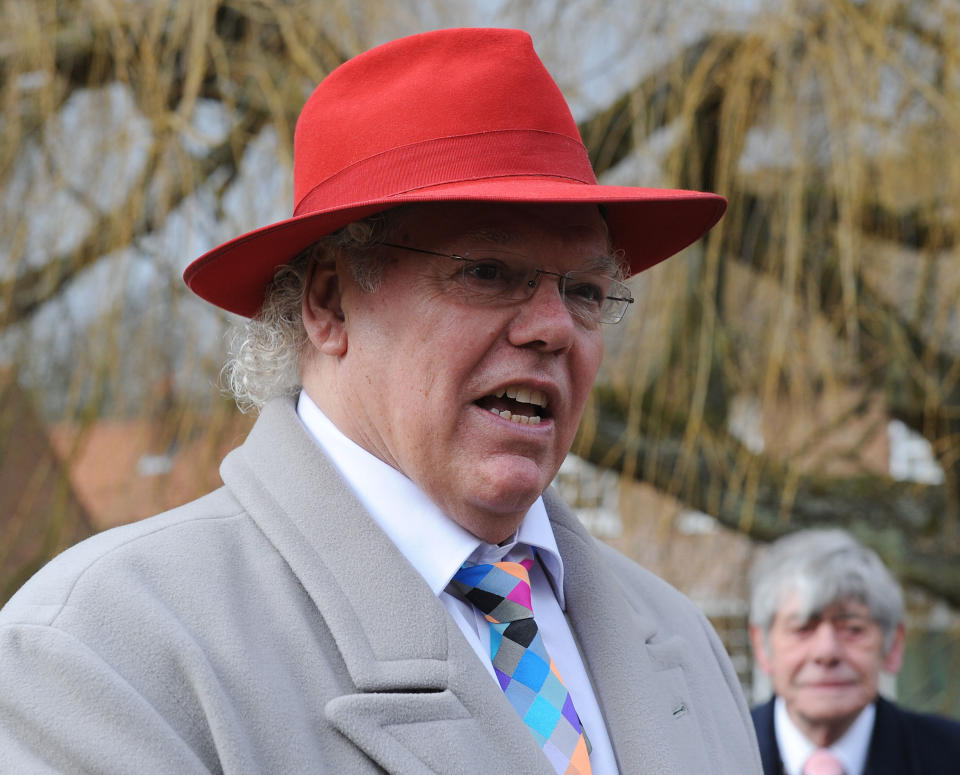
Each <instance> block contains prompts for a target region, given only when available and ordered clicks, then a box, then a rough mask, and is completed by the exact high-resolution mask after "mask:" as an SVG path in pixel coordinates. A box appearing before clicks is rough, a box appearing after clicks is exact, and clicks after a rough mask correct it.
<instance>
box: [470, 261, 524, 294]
mask: <svg viewBox="0 0 960 775" xmlns="http://www.w3.org/2000/svg"><path fill="white" fill-rule="evenodd" d="M462 277H463V285H464V287H465V288H466V289H467V290H468V291H469V292H470V293H473V294H475V295H477V296H479V297H482V298H488V299H522V298H524V292H523V291H524V289H523V285H524V280H525V277H526V276H525V274H524V272H523V270H522V269H521V268H518V267H516V266H514V265H513V264H511V263H510V262H509V261H505V260H503V259H501V258H497V257H493V256H489V255H476V254H475V255H473V256H470V254H467V255H466V256H465V257H464V260H463V276H462Z"/></svg>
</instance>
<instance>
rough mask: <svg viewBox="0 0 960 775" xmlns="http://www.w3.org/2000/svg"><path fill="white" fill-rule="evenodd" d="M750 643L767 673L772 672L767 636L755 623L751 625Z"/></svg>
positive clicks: (754, 656) (759, 663) (760, 664)
mask: <svg viewBox="0 0 960 775" xmlns="http://www.w3.org/2000/svg"><path fill="white" fill-rule="evenodd" d="M750 645H751V646H753V658H754V659H755V660H756V661H757V665H759V666H760V669H761V670H763V672H764V673H766V674H767V675H769V674H770V670H771V667H770V660H769V659H768V658H767V637H766V635H765V634H764V632H763V630H762V629H760V628H759V627H757V626H756V625H755V624H751V625H750Z"/></svg>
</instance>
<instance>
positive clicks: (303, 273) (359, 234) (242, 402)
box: [220, 210, 394, 412]
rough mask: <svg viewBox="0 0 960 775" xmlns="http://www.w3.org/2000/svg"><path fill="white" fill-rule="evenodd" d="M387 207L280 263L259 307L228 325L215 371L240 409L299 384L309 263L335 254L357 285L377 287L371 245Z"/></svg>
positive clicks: (386, 223) (377, 258) (377, 262)
mask: <svg viewBox="0 0 960 775" xmlns="http://www.w3.org/2000/svg"><path fill="white" fill-rule="evenodd" d="M392 212H393V211H389V210H388V211H385V212H382V213H377V214H376V215H372V216H370V217H369V218H365V219H363V220H360V221H355V222H353V223H350V224H348V225H347V226H345V227H343V228H342V229H340V230H339V231H337V232H334V233H333V234H330V235H328V236H326V237H323V238H322V239H320V240H319V241H318V242H316V243H314V244H313V245H311V246H310V247H308V248H307V249H306V250H304V251H303V252H302V253H300V254H299V255H298V256H297V257H296V258H294V259H293V261H291V262H290V263H289V264H285V265H283V266H281V267H280V268H279V269H278V270H277V272H276V274H275V275H274V277H273V281H272V282H271V283H270V285H269V286H268V287H267V292H266V296H265V298H264V302H263V306H262V307H261V308H260V311H259V312H258V313H257V314H256V315H255V316H254V317H252V318H250V319H249V320H243V321H241V322H239V323H237V324H235V325H233V326H232V327H231V328H230V330H229V331H228V332H227V337H228V358H227V361H226V364H225V365H224V367H223V369H222V371H221V374H220V376H221V383H222V385H223V387H224V390H225V392H228V393H231V394H232V395H233V398H234V400H235V401H236V402H237V406H238V407H239V409H240V411H241V412H249V411H251V410H258V409H259V408H260V407H262V406H263V405H264V404H265V403H266V402H267V401H269V400H270V399H271V398H276V397H279V396H286V395H294V394H296V392H297V391H298V390H299V389H300V367H301V362H302V358H303V353H304V350H305V348H306V345H307V332H306V329H305V328H304V325H303V317H302V306H301V305H302V303H303V294H304V292H305V290H306V279H307V276H308V274H309V271H310V268H311V267H312V266H313V265H314V263H318V264H323V263H329V262H333V261H336V259H337V258H338V257H341V258H343V259H344V260H345V261H346V262H347V265H348V266H349V267H350V271H351V274H352V275H353V278H354V280H356V282H357V285H359V286H360V287H361V288H362V289H363V290H365V291H368V292H371V293H372V292H373V291H375V290H376V289H377V288H378V287H379V284H380V278H381V275H382V273H383V267H384V260H383V258H382V256H381V254H379V253H378V252H377V251H376V250H374V249H373V248H376V246H377V245H379V244H380V243H381V242H382V241H383V239H384V237H385V235H386V233H387V231H388V230H389V228H390V226H391V225H392V222H393V220H394V216H392V215H391V213H392Z"/></svg>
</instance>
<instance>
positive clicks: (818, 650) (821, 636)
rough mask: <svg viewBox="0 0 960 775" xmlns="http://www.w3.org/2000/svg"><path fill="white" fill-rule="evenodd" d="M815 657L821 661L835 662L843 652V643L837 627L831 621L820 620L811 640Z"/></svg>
mask: <svg viewBox="0 0 960 775" xmlns="http://www.w3.org/2000/svg"><path fill="white" fill-rule="evenodd" d="M811 649H812V655H813V658H814V659H816V660H817V661H819V662H835V661H837V660H838V659H839V658H840V657H841V656H842V654H843V643H842V642H841V640H840V635H839V633H838V632H837V628H836V627H834V626H833V624H831V623H830V622H820V624H819V625H818V626H817V629H816V630H815V631H814V633H813V640H812V641H811Z"/></svg>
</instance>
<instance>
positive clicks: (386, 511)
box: [297, 391, 565, 608]
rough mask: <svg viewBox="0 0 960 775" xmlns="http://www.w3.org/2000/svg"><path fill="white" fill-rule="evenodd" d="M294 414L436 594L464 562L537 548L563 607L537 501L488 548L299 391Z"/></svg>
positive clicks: (558, 565) (557, 566)
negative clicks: (502, 539)
mask: <svg viewBox="0 0 960 775" xmlns="http://www.w3.org/2000/svg"><path fill="white" fill-rule="evenodd" d="M297 414H298V415H299V417H300V420H301V421H302V422H303V424H304V426H306V428H307V431H308V432H309V433H310V435H311V436H312V437H313V438H314V440H315V441H316V442H317V444H319V445H320V447H321V448H322V449H323V451H324V452H326V454H327V456H328V457H329V458H330V459H331V460H332V461H333V463H334V465H335V466H336V467H337V469H338V470H339V471H340V473H341V474H342V475H343V477H344V479H346V481H347V483H348V484H349V485H350V488H351V489H352V490H353V492H354V494H355V495H356V496H357V497H358V498H359V500H360V502H361V503H362V504H363V505H364V507H366V509H367V511H369V512H370V515H371V516H372V517H373V519H374V521H375V522H376V523H377V524H378V525H379V526H380V527H381V529H382V530H383V531H384V532H385V533H386V534H387V535H388V536H389V537H390V540H391V541H393V543H394V544H395V545H396V546H397V548H398V549H399V550H400V552H401V553H402V554H403V556H404V557H406V558H407V560H409V562H410V564H411V565H413V567H414V568H416V569H417V571H419V573H420V575H422V576H423V578H424V579H425V580H426V582H427V584H428V585H429V586H430V589H432V590H433V592H434V594H435V595H440V593H442V592H443V591H444V589H446V587H447V584H449V583H450V579H452V578H453V574H455V573H456V572H457V571H458V570H459V569H460V566H461V565H462V564H463V563H464V562H465V561H467V560H468V559H469V560H470V561H471V562H498V561H500V560H502V559H503V558H504V557H506V556H507V555H508V554H509V552H510V551H511V550H512V549H513V548H514V547H515V546H516V545H517V544H519V543H523V544H528V545H530V546H535V547H536V548H537V550H538V555H539V556H540V558H541V561H542V564H543V566H544V569H545V570H546V572H547V575H548V576H549V577H550V581H551V584H552V586H553V588H554V591H555V593H556V596H557V602H559V603H560V607H561V608H564V607H565V605H564V599H563V560H562V559H561V557H560V551H559V550H558V549H557V541H556V538H555V537H554V535H553V528H552V527H551V526H550V520H549V518H548V517H547V510H546V508H545V507H544V505H543V499H542V498H537V500H536V501H535V502H534V504H533V505H532V506H531V507H530V509H529V511H527V514H526V515H525V516H524V518H523V521H522V522H521V523H520V527H519V529H518V530H517V532H516V533H515V534H514V535H513V536H512V537H511V538H510V539H508V540H507V541H505V542H503V543H502V544H488V543H486V542H484V541H481V540H480V539H479V538H477V537H476V536H475V535H473V534H472V533H471V532H469V531H468V530H466V529H464V528H462V527H460V525H458V524H457V523H456V522H454V521H453V520H452V519H451V518H450V517H448V516H447V515H446V514H444V513H443V512H442V511H441V510H440V509H439V508H438V507H437V505H436V504H435V503H433V501H431V500H430V498H428V497H427V495H426V494H425V493H424V492H423V491H422V490H421V489H420V488H419V487H418V486H417V485H416V484H414V482H413V481H412V480H410V479H408V478H407V477H406V476H404V475H403V474H402V473H400V472H399V471H397V470H396V469H395V468H392V467H391V466H389V465H387V464H386V463H384V462H383V461H382V460H380V459H379V458H377V457H375V456H374V455H372V454H370V453H369V452H367V450H365V449H364V448H363V447H361V446H359V445H358V444H356V443H355V442H353V441H352V440H351V439H349V438H347V436H345V435H344V434H343V433H342V432H341V431H340V429H339V428H337V426H336V425H334V424H333V422H332V421H331V420H330V419H329V418H328V417H327V416H326V415H325V414H324V413H323V412H322V411H321V410H320V408H319V407H318V406H317V405H316V404H315V403H314V402H313V400H312V399H311V398H310V397H309V396H308V395H307V394H306V392H304V391H300V398H299V401H298V402H297Z"/></svg>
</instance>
